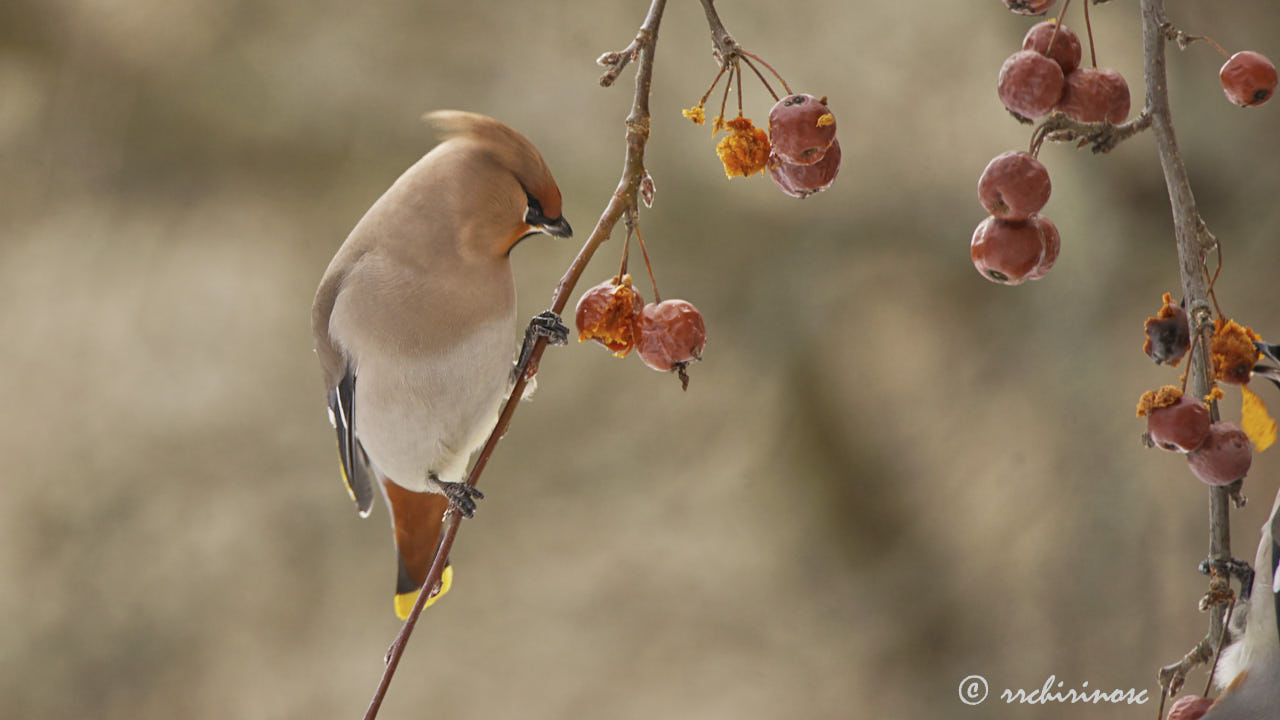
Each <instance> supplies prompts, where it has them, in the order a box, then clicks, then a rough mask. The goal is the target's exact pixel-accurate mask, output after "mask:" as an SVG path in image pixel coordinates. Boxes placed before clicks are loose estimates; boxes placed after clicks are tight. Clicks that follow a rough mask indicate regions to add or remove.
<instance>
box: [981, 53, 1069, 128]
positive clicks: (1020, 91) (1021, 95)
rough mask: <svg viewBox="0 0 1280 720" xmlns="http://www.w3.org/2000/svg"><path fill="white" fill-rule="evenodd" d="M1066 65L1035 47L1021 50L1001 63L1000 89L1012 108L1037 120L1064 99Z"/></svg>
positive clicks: (1004, 100) (1022, 115)
mask: <svg viewBox="0 0 1280 720" xmlns="http://www.w3.org/2000/svg"><path fill="white" fill-rule="evenodd" d="M1063 83H1064V80H1063V75H1062V68H1061V67H1059V65H1058V63H1057V62H1055V61H1053V60H1050V59H1049V58H1047V57H1045V56H1043V55H1041V54H1040V53H1038V52H1035V51H1033V50H1021V51H1019V52H1016V53H1014V54H1012V55H1010V56H1009V58H1008V59H1007V60H1005V61H1004V65H1001V66H1000V76H999V78H997V80H996V89H997V90H998V91H999V93H1000V102H1002V103H1004V106H1005V107H1006V108H1008V109H1009V111H1010V112H1012V113H1014V114H1015V115H1019V116H1021V117H1024V118H1027V119H1031V120H1034V119H1035V118H1038V117H1042V116H1044V115H1048V114H1049V112H1050V111H1051V110H1053V107H1054V106H1055V105H1057V104H1058V101H1059V100H1061V99H1062V87H1063Z"/></svg>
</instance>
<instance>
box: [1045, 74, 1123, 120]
mask: <svg viewBox="0 0 1280 720" xmlns="http://www.w3.org/2000/svg"><path fill="white" fill-rule="evenodd" d="M1058 110H1059V111H1061V112H1062V113H1064V114H1066V116H1067V117H1069V118H1071V119H1072V120H1075V121H1077V122H1102V121H1103V120H1106V121H1107V122H1109V123H1111V124H1113V125H1118V124H1120V123H1122V122H1124V119H1125V118H1126V117H1128V116H1129V83H1127V82H1125V80H1124V76H1122V75H1121V74H1120V73H1118V72H1116V71H1115V70H1111V69H1109V68H1101V69H1094V68H1077V69H1076V70H1074V71H1072V72H1071V73H1070V74H1068V75H1067V76H1066V82H1065V83H1064V85H1063V88H1062V100H1061V101H1059V102H1058Z"/></svg>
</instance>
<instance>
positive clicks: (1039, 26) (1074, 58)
mask: <svg viewBox="0 0 1280 720" xmlns="http://www.w3.org/2000/svg"><path fill="white" fill-rule="evenodd" d="M1055 28H1057V29H1058V36H1057V37H1054V36H1053V32H1054V29H1055ZM1051 38H1052V39H1053V47H1052V48H1051V47H1049V40H1050V39H1051ZM1022 49H1023V50H1033V51H1035V52H1038V53H1040V54H1041V55H1048V56H1049V58H1051V59H1052V60H1053V61H1054V62H1056V63H1058V67H1060V68H1062V72H1063V73H1069V72H1071V71H1072V70H1075V69H1076V68H1078V67H1080V57H1081V55H1082V53H1083V50H1082V48H1081V46H1080V37H1079V36H1078V35H1076V34H1075V33H1074V32H1072V30H1071V28H1069V27H1067V26H1066V25H1063V26H1062V27H1061V28H1058V24H1057V23H1056V22H1054V21H1052V20H1046V21H1045V22H1042V23H1036V24H1035V25H1032V26H1031V29H1030V30H1028V31H1027V34H1026V36H1025V37H1023V38H1022Z"/></svg>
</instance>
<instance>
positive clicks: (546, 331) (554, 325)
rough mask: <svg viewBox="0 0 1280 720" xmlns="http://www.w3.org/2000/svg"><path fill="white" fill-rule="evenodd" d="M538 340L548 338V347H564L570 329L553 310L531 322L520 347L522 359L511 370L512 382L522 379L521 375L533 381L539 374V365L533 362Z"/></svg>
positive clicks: (538, 315) (537, 316)
mask: <svg viewBox="0 0 1280 720" xmlns="http://www.w3.org/2000/svg"><path fill="white" fill-rule="evenodd" d="M538 338H546V339H547V344H548V345H564V344H567V343H568V342H569V328H568V326H566V325H565V324H564V321H563V320H561V319H560V316H559V315H557V314H556V313H555V312H553V311H551V310H543V311H542V312H540V313H538V314H537V315H534V316H533V319H531V320H530V321H529V327H527V328H525V330H524V343H523V344H522V345H521V346H520V359H518V360H516V363H515V366H514V367H512V368H511V381H512V382H515V381H516V380H519V379H520V375H521V373H523V374H524V376H525V378H526V379H531V378H532V377H533V376H534V375H536V374H537V373H538V364H537V363H535V362H532V357H533V346H534V343H536V342H537V340H538Z"/></svg>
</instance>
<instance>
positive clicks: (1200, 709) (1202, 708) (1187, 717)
mask: <svg viewBox="0 0 1280 720" xmlns="http://www.w3.org/2000/svg"><path fill="white" fill-rule="evenodd" d="M1212 705H1213V698H1207V697H1203V696H1200V695H1183V696H1182V697H1180V698H1178V701H1177V702H1175V703H1174V704H1173V706H1172V707H1170V708H1169V714H1168V715H1166V716H1165V720H1200V718H1202V717H1204V714H1205V713H1207V712H1209V708H1210V707H1211V706H1212Z"/></svg>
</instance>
